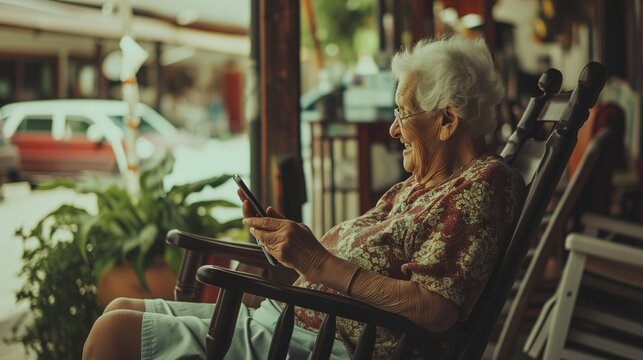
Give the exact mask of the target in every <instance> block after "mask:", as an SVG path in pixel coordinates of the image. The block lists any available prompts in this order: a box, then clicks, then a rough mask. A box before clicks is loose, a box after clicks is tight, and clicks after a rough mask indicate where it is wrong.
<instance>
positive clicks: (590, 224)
mask: <svg viewBox="0 0 643 360" xmlns="http://www.w3.org/2000/svg"><path fill="white" fill-rule="evenodd" d="M581 223H582V224H583V226H585V227H587V228H588V229H594V230H605V231H609V232H612V233H616V234H620V235H625V236H628V237H632V238H635V239H640V240H643V226H641V225H638V224H635V223H632V222H628V221H623V220H617V219H614V218H610V217H607V216H604V215H599V214H593V213H586V214H583V216H582V217H581Z"/></svg>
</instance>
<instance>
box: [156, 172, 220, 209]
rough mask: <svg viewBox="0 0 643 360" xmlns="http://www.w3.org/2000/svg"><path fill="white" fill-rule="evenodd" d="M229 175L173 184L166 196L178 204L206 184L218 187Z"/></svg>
mask: <svg viewBox="0 0 643 360" xmlns="http://www.w3.org/2000/svg"><path fill="white" fill-rule="evenodd" d="M231 177H232V176H231V175H227V174H226V175H221V176H213V177H211V178H209V179H204V180H201V181H197V182H194V183H189V184H184V185H175V186H173V187H172V189H170V191H169V192H168V197H169V198H170V199H172V201H173V202H174V203H175V204H177V205H180V204H182V203H183V202H184V201H185V198H186V197H187V196H188V195H190V194H192V193H197V192H200V191H201V190H203V189H204V188H205V187H206V186H210V187H213V188H215V187H218V186H219V185H221V184H223V183H225V182H226V181H228V180H229V179H230V178H231Z"/></svg>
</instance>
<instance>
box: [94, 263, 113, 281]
mask: <svg viewBox="0 0 643 360" xmlns="http://www.w3.org/2000/svg"><path fill="white" fill-rule="evenodd" d="M116 261H117V258H115V257H111V258H105V257H101V258H100V259H98V260H96V264H95V265H94V273H95V274H96V275H95V276H96V284H100V281H101V280H102V279H103V276H105V273H107V272H108V271H109V270H110V269H111V268H113V267H114V265H115V264H116Z"/></svg>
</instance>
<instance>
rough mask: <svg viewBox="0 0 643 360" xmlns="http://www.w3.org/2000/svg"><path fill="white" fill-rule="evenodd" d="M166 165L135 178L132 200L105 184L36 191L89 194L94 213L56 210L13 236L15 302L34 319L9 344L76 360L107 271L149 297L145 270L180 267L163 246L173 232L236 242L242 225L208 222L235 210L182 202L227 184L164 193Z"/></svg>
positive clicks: (209, 182) (177, 254) (177, 255)
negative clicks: (130, 279) (17, 258)
mask: <svg viewBox="0 0 643 360" xmlns="http://www.w3.org/2000/svg"><path fill="white" fill-rule="evenodd" d="M173 164H174V159H173V158H172V156H171V155H166V156H165V157H163V158H162V159H160V160H159V161H158V162H157V163H156V164H155V165H154V166H151V167H150V168H149V169H148V170H146V171H142V172H141V176H140V194H139V195H138V198H137V199H133V198H132V197H131V196H130V195H129V194H128V193H127V191H126V190H125V189H124V187H123V186H121V185H118V184H106V183H104V182H103V183H101V182H95V183H91V184H90V183H84V182H75V181H71V180H58V181H55V182H52V183H50V184H47V185H44V186H43V187H42V188H43V189H50V188H54V187H59V186H63V187H67V188H71V189H74V190H75V191H76V192H78V193H83V194H94V195H95V196H96V201H97V208H98V212H97V213H96V214H91V213H89V212H88V211H86V210H84V209H80V208H77V207H74V206H70V205H63V206H61V207H60V208H58V209H57V210H55V211H54V212H52V213H50V214H48V215H47V216H45V217H44V218H43V219H42V220H41V221H39V222H38V224H37V225H36V226H35V227H34V228H33V229H31V230H30V231H26V230H24V229H18V230H17V232H16V234H17V235H18V237H19V238H21V239H22V240H23V244H24V253H23V257H22V261H23V265H22V269H21V272H20V275H21V276H23V277H24V279H25V284H24V286H23V287H22V289H20V290H19V291H18V293H17V294H16V298H17V301H18V302H27V303H28V304H29V307H30V310H31V311H30V313H31V314H32V316H33V319H32V320H31V321H21V322H19V324H17V325H16V326H15V327H14V336H13V338H12V339H9V341H21V342H22V343H23V345H24V346H25V348H27V349H29V350H31V351H33V352H35V353H36V354H37V355H38V357H39V358H41V359H63V358H74V359H78V358H80V356H81V354H82V347H83V340H84V339H85V338H86V337H87V334H88V333H89V330H90V329H91V326H92V324H93V323H94V321H95V320H96V318H97V317H98V316H99V315H100V313H101V311H102V308H101V306H104V305H105V304H101V303H100V302H99V301H98V297H97V294H99V293H100V291H101V290H100V289H99V284H101V280H104V279H105V276H106V275H105V274H107V273H108V271H110V269H114V268H115V267H116V266H118V265H119V264H120V265H122V264H125V266H129V267H130V268H131V269H132V272H133V273H134V274H135V278H137V279H138V283H139V284H140V288H141V289H143V290H150V288H151V286H148V285H149V280H150V277H149V276H147V277H146V275H145V272H146V270H147V269H149V268H151V267H154V266H157V265H158V264H159V263H162V262H165V263H167V265H168V266H169V268H170V269H172V270H173V272H174V274H176V272H177V271H178V268H179V266H180V261H181V258H182V251H181V250H180V249H177V248H174V247H171V246H166V245H165V234H166V233H167V232H168V230H170V229H174V228H177V229H183V230H188V231H192V232H195V233H202V234H209V235H212V236H222V235H224V234H230V232H234V231H235V230H236V231H237V234H242V232H241V231H240V230H239V229H241V227H242V225H241V219H234V220H231V221H227V222H219V221H218V220H217V219H216V218H215V217H214V216H212V212H213V211H212V210H213V209H215V208H218V207H237V206H238V205H236V204H233V203H231V202H228V201H226V200H206V201H196V202H190V201H188V199H187V198H188V195H190V194H193V193H197V192H200V191H201V190H203V189H204V188H205V187H208V186H210V187H217V186H219V185H221V184H223V183H224V182H226V181H227V180H228V179H229V178H230V176H229V175H222V176H217V177H212V178H209V179H205V180H202V181H198V182H195V183H190V184H185V185H179V186H174V187H172V188H171V189H170V190H169V191H166V190H165V188H164V186H163V178H164V177H165V176H166V175H167V174H169V173H170V172H171V170H172V167H173ZM117 282H118V281H117ZM166 282H167V281H166ZM170 282H171V281H170ZM169 286H173V283H171V284H169ZM123 295H127V294H122V295H121V296H123Z"/></svg>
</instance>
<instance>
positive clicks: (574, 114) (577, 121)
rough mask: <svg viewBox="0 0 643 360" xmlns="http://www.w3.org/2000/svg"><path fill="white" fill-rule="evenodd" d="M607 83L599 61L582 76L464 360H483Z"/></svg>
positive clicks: (482, 304) (470, 326)
mask: <svg viewBox="0 0 643 360" xmlns="http://www.w3.org/2000/svg"><path fill="white" fill-rule="evenodd" d="M605 81H606V71H605V68H604V67H603V65H601V64H599V63H597V62H591V63H589V64H587V65H586V66H585V68H584V69H583V71H582V72H581V75H580V77H579V80H578V86H577V87H576V89H575V90H574V92H573V93H572V95H571V98H570V101H569V103H568V104H567V107H566V108H565V111H564V112H563V114H562V116H561V119H560V121H559V122H558V123H557V124H556V127H555V128H554V130H553V131H552V133H551V134H550V135H549V138H548V139H547V142H546V145H545V153H544V155H543V159H542V161H541V163H540V165H539V167H538V170H537V171H536V175H535V176H534V179H533V182H532V183H531V186H530V187H529V192H528V194H527V197H526V200H525V204H524V207H523V210H522V212H521V214H520V217H519V218H518V221H517V223H516V226H515V228H514V232H513V234H512V236H511V239H510V240H509V242H508V247H507V250H506V252H505V254H504V256H503V257H502V259H501V261H500V262H499V264H498V266H497V267H496V270H495V271H494V274H493V275H492V276H491V278H490V279H489V282H488V284H487V286H486V288H485V291H484V292H483V294H482V295H481V297H480V299H479V300H478V303H477V304H476V307H475V309H474V311H473V312H472V315H471V317H470V318H469V320H468V321H467V322H466V323H465V324H463V327H464V328H465V329H466V330H467V332H468V333H469V336H468V341H467V342H466V344H465V346H464V348H463V349H462V351H461V353H460V355H459V358H460V359H479V358H481V357H482V354H483V352H484V349H485V347H486V345H487V342H488V340H489V336H490V334H491V330H492V329H493V326H494V324H495V322H496V319H497V318H498V315H499V314H500V311H501V309H502V307H503V305H504V303H505V301H506V299H507V297H508V295H509V291H510V289H511V286H512V284H513V282H514V278H515V275H516V273H517V272H518V270H519V267H520V266H521V264H522V262H523V260H524V258H525V255H526V253H527V250H528V248H529V244H530V243H531V241H532V238H533V237H534V236H535V235H536V230H537V228H538V226H539V224H540V222H541V220H542V217H543V215H544V213H545V210H546V207H547V204H548V203H549V200H550V198H551V195H552V194H553V192H554V190H555V188H556V184H557V183H558V181H559V180H560V177H561V176H562V174H563V171H564V169H565V166H566V165H567V161H568V160H569V157H570V155H571V152H572V150H573V149H574V146H575V144H576V136H577V133H578V129H579V128H580V127H581V126H582V125H583V123H584V122H585V120H587V117H588V115H589V109H590V108H591V107H592V106H594V104H595V103H596V100H597V98H598V94H599V93H600V91H601V90H602V88H603V86H604V85H605Z"/></svg>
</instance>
